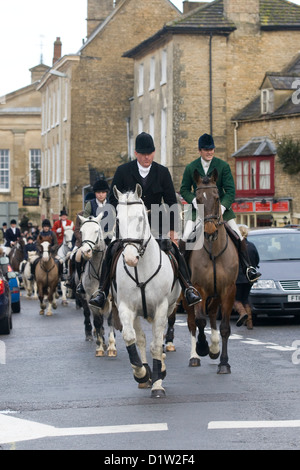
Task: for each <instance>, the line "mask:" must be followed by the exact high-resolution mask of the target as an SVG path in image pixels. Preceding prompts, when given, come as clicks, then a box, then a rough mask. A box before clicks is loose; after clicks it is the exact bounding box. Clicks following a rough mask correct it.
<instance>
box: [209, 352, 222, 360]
mask: <svg viewBox="0 0 300 470" xmlns="http://www.w3.org/2000/svg"><path fill="white" fill-rule="evenodd" d="M219 356H220V351H219V352H217V353H212V352H210V351H209V357H210V358H211V359H218V357H219Z"/></svg>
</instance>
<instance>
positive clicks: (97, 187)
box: [93, 180, 109, 192]
mask: <svg viewBox="0 0 300 470" xmlns="http://www.w3.org/2000/svg"><path fill="white" fill-rule="evenodd" d="M93 191H94V192H97V191H106V192H108V191H109V186H108V183H107V181H106V180H98V181H96V183H94V186H93Z"/></svg>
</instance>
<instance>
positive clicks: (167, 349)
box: [166, 344, 176, 352]
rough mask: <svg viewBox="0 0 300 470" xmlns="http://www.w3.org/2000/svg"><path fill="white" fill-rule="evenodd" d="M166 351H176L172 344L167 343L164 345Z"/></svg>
mask: <svg viewBox="0 0 300 470" xmlns="http://www.w3.org/2000/svg"><path fill="white" fill-rule="evenodd" d="M166 351H168V352H174V351H176V348H175V346H174V344H167V345H166Z"/></svg>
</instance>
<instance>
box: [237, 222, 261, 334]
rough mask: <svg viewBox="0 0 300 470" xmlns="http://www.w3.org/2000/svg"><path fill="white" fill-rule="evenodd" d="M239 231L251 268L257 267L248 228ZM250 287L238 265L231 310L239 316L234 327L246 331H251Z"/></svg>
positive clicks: (255, 249)
mask: <svg viewBox="0 0 300 470" xmlns="http://www.w3.org/2000/svg"><path fill="white" fill-rule="evenodd" d="M239 229H240V232H241V234H242V236H243V237H244V239H245V240H246V244H247V249H248V253H249V259H250V263H251V266H254V267H258V265H259V254H258V251H257V248H256V246H255V245H254V243H252V242H249V241H248V239H247V236H248V233H249V228H248V227H247V226H246V225H241V226H240V227H239ZM252 285H253V283H252V282H249V281H248V279H247V277H246V276H245V274H244V271H243V266H242V264H241V263H240V264H239V274H238V277H237V280H236V296H235V301H234V305H233V308H234V310H235V311H236V312H237V313H238V314H239V318H238V320H237V322H236V326H242V325H243V324H246V326H247V328H248V330H252V329H253V320H252V310H251V306H250V303H249V293H250V290H251V287H252Z"/></svg>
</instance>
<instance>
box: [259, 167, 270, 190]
mask: <svg viewBox="0 0 300 470" xmlns="http://www.w3.org/2000/svg"><path fill="white" fill-rule="evenodd" d="M270 188H271V175H270V161H269V160H261V161H260V163H259V189H270Z"/></svg>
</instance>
